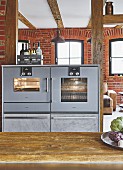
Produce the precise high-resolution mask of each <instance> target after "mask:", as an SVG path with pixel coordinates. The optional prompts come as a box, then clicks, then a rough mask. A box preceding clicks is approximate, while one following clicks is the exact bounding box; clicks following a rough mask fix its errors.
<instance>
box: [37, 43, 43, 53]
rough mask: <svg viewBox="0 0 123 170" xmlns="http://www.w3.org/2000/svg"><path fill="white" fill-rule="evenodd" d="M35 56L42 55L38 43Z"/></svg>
mask: <svg viewBox="0 0 123 170" xmlns="http://www.w3.org/2000/svg"><path fill="white" fill-rule="evenodd" d="M36 54H37V55H42V50H41V48H40V42H38V48H37V49H36Z"/></svg>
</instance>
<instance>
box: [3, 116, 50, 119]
mask: <svg viewBox="0 0 123 170" xmlns="http://www.w3.org/2000/svg"><path fill="white" fill-rule="evenodd" d="M5 119H48V117H46V116H40V117H36V116H35V117H33V116H32V117H23V116H20V117H18V116H14V117H11V116H7V117H5Z"/></svg>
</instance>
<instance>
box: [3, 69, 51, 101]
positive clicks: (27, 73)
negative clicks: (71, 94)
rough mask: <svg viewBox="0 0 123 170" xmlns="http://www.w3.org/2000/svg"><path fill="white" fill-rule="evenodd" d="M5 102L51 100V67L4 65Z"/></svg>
mask: <svg viewBox="0 0 123 170" xmlns="http://www.w3.org/2000/svg"><path fill="white" fill-rule="evenodd" d="M3 85H4V86H3V91H4V93H3V100H4V102H50V68H49V67H38V66H37V67H34V66H33V67H30V66H27V67H26V66H15V67H14V66H9V67H7V66H6V67H3Z"/></svg>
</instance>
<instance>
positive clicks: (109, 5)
mask: <svg viewBox="0 0 123 170" xmlns="http://www.w3.org/2000/svg"><path fill="white" fill-rule="evenodd" d="M105 15H113V2H111V1H109V2H106V6H105Z"/></svg>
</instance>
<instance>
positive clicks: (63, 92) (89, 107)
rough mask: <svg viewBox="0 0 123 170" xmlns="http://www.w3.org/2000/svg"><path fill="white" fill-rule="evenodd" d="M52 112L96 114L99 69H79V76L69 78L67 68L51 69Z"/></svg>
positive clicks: (97, 109)
mask: <svg viewBox="0 0 123 170" xmlns="http://www.w3.org/2000/svg"><path fill="white" fill-rule="evenodd" d="M51 80H52V89H51V90H52V98H51V101H52V103H51V111H52V112H98V111H99V68H98V67H89V66H88V67H80V75H79V76H69V75H68V67H64V66H63V67H52V68H51Z"/></svg>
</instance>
